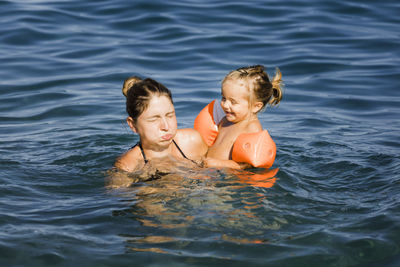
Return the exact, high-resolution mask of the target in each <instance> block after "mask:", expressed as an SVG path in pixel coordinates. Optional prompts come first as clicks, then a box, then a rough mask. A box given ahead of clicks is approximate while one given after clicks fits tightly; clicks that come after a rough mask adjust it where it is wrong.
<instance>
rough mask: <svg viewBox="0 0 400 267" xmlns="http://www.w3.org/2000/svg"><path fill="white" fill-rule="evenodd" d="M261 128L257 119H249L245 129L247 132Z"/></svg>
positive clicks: (253, 131)
mask: <svg viewBox="0 0 400 267" xmlns="http://www.w3.org/2000/svg"><path fill="white" fill-rule="evenodd" d="M262 130H263V128H262V125H261V123H260V121H259V120H258V119H257V120H251V121H249V123H248V124H247V125H246V129H245V131H246V132H247V133H257V132H260V131H262Z"/></svg>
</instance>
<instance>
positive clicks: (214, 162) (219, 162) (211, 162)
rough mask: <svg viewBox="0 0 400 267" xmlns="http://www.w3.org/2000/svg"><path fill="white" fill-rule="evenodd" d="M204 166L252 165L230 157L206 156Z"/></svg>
mask: <svg viewBox="0 0 400 267" xmlns="http://www.w3.org/2000/svg"><path fill="white" fill-rule="evenodd" d="M203 162H204V167H208V168H209V167H215V168H232V169H247V168H251V167H252V166H251V165H250V164H248V163H245V162H236V161H233V160H229V159H227V160H226V159H215V158H205V159H204V161H203Z"/></svg>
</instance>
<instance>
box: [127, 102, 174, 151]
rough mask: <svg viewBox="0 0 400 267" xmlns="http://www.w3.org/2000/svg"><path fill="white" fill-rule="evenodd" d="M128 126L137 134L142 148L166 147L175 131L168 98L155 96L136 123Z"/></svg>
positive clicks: (172, 106)
mask: <svg viewBox="0 0 400 267" xmlns="http://www.w3.org/2000/svg"><path fill="white" fill-rule="evenodd" d="M128 123H129V121H128ZM129 125H130V126H131V128H132V130H133V131H134V132H136V133H138V134H139V136H140V141H141V142H142V145H143V146H146V147H148V148H151V147H152V148H157V147H168V145H169V144H170V143H171V142H172V139H173V138H174V137H175V135H176V131H177V122H176V116H175V109H174V105H173V104H172V103H171V100H170V99H169V98H168V97H166V96H156V95H155V96H153V97H152V99H151V100H150V102H149V105H148V107H147V109H146V110H145V111H143V113H142V114H140V116H139V117H138V118H137V120H136V123H132V125H131V124H129Z"/></svg>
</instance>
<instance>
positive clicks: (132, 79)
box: [122, 76, 142, 97]
mask: <svg viewBox="0 0 400 267" xmlns="http://www.w3.org/2000/svg"><path fill="white" fill-rule="evenodd" d="M141 81H142V79H141V78H139V77H137V76H131V77H129V78H127V79H126V80H125V81H124V85H123V86H122V93H123V94H124V96H125V97H127V96H128V92H129V89H131V88H132V86H133V85H134V84H136V83H138V82H141Z"/></svg>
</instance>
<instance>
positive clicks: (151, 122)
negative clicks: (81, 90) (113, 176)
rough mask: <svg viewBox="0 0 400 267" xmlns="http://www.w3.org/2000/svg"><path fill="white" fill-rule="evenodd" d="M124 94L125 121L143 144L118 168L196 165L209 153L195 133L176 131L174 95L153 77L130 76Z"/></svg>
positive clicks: (132, 149) (124, 156)
mask: <svg viewBox="0 0 400 267" xmlns="http://www.w3.org/2000/svg"><path fill="white" fill-rule="evenodd" d="M122 91H123V93H124V95H125V96H126V111H127V113H128V115H129V117H128V118H127V120H126V121H127V123H128V125H129V127H130V128H131V129H132V131H133V132H135V133H137V134H138V135H139V137H140V141H139V142H138V143H137V144H136V145H135V146H134V147H133V148H131V149H130V150H129V151H128V152H126V153H125V154H123V155H122V156H121V157H120V158H118V159H117V161H116V162H115V167H116V168H118V169H120V170H124V171H127V172H132V171H135V170H139V169H141V168H143V167H144V166H145V165H146V164H148V163H149V162H153V163H154V162H155V163H159V164H160V165H162V164H163V165H164V166H169V167H170V166H171V163H172V162H179V161H182V162H184V163H185V164H186V163H189V162H191V163H194V162H195V161H196V160H200V159H201V157H203V156H204V155H205V154H206V153H207V149H208V147H207V145H206V144H205V143H204V141H203V139H202V137H201V135H200V134H199V133H198V132H197V131H196V130H194V129H179V130H178V129H177V122H176V116H175V108H174V105H173V101H172V96H171V92H170V91H169V89H168V88H166V87H165V86H164V85H162V84H161V83H159V82H157V81H155V80H153V79H150V78H147V79H144V80H142V79H140V78H138V77H130V78H128V79H127V80H125V82H124V86H123V88H122ZM156 165H157V164H155V166H156ZM172 165H173V164H172Z"/></svg>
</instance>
